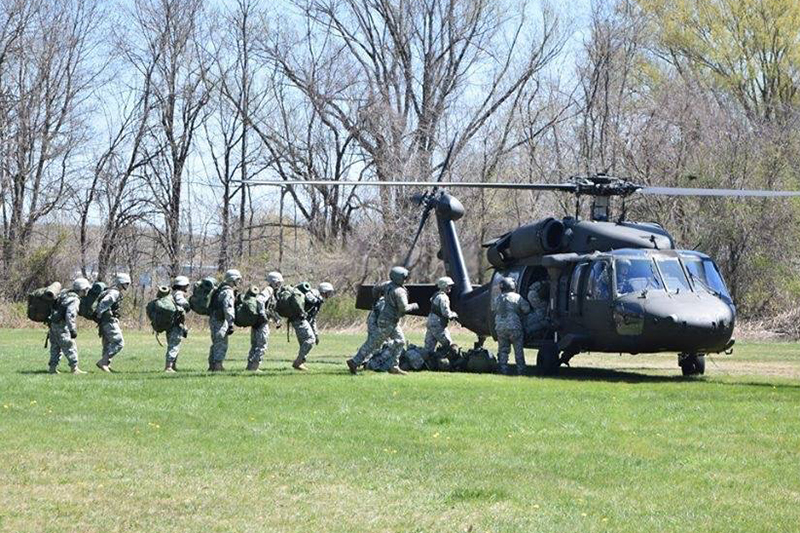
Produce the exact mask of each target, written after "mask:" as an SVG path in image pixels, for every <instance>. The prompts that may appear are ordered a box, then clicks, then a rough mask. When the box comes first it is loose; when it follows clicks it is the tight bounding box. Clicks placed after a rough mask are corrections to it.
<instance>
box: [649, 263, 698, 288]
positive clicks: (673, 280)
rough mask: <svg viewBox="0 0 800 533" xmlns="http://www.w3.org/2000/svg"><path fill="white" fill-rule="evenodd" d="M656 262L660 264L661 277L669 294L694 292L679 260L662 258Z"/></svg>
mask: <svg viewBox="0 0 800 533" xmlns="http://www.w3.org/2000/svg"><path fill="white" fill-rule="evenodd" d="M656 262H657V263H658V268H659V269H661V275H662V276H663V278H664V283H665V284H666V285H667V290H668V291H669V292H675V293H678V292H686V291H690V290H692V289H691V287H690V286H689V280H688V279H686V274H684V273H683V269H682V268H681V264H680V262H679V261H678V259H677V258H674V257H663V258H661V257H660V258H658V259H656Z"/></svg>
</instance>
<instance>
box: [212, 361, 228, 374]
mask: <svg viewBox="0 0 800 533" xmlns="http://www.w3.org/2000/svg"><path fill="white" fill-rule="evenodd" d="M211 371H212V372H225V367H223V366H222V361H214V362H213V363H211Z"/></svg>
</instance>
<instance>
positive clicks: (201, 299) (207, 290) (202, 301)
mask: <svg viewBox="0 0 800 533" xmlns="http://www.w3.org/2000/svg"><path fill="white" fill-rule="evenodd" d="M216 289H217V280H216V279H214V278H203V279H201V280H199V281H195V282H194V285H193V286H192V295H191V296H189V307H190V308H191V310H192V311H194V312H195V313H197V314H198V315H203V316H208V315H210V314H211V303H212V299H213V297H214V293H215V292H216Z"/></svg>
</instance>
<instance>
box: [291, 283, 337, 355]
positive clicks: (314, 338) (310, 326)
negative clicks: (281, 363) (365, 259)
mask: <svg viewBox="0 0 800 533" xmlns="http://www.w3.org/2000/svg"><path fill="white" fill-rule="evenodd" d="M333 293H334V289H333V285H331V284H330V283H328V282H327V281H323V282H322V283H320V284H319V287H318V288H317V289H309V290H308V291H307V292H306V293H305V304H304V310H305V316H301V317H298V318H296V319H295V320H292V321H291V324H292V327H293V328H294V332H295V335H296V336H297V342H298V344H300V349H299V351H298V353H297V358H296V359H295V360H294V362H293V363H292V367H293V368H294V369H295V370H307V368H306V365H305V362H306V358H307V357H308V354H309V352H311V350H312V349H313V348H314V346H316V345H317V344H319V331H317V315H319V312H320V310H321V309H322V304H324V303H325V300H327V299H328V298H330V297H332V296H333Z"/></svg>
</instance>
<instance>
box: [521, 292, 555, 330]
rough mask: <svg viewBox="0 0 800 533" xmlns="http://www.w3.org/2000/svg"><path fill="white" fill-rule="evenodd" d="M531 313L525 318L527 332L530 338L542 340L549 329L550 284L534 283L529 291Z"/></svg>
mask: <svg viewBox="0 0 800 533" xmlns="http://www.w3.org/2000/svg"><path fill="white" fill-rule="evenodd" d="M528 303H529V304H531V312H530V314H529V315H528V316H527V317H526V318H525V332H526V334H527V335H528V336H529V337H532V338H541V337H542V336H543V335H544V332H545V330H546V329H547V308H548V307H549V305H550V282H549V281H547V280H546V279H545V280H541V281H534V282H533V283H531V286H530V288H529V289H528Z"/></svg>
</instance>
